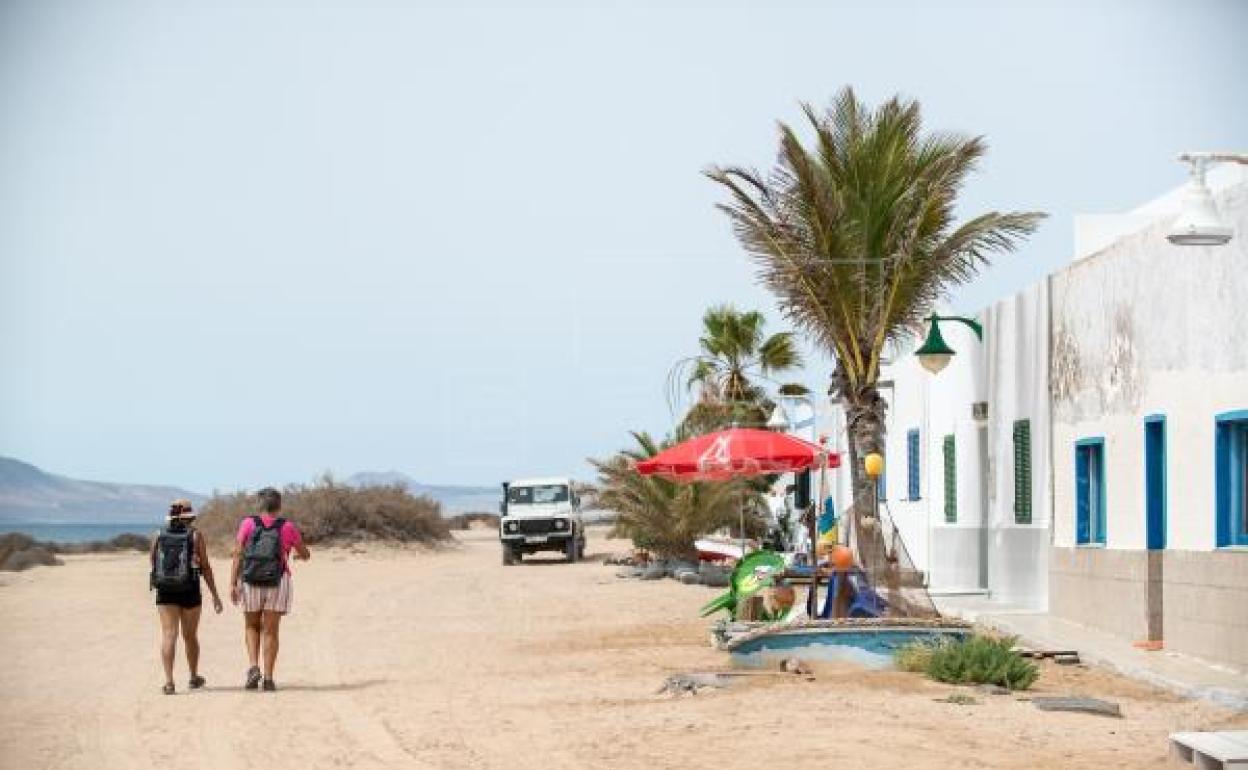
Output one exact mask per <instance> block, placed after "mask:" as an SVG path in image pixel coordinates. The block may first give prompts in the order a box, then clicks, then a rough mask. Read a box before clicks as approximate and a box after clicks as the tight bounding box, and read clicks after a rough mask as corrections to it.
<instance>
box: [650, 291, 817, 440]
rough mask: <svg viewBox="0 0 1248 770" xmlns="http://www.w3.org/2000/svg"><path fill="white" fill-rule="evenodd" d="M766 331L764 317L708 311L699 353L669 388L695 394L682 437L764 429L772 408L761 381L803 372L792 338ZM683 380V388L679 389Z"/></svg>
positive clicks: (723, 308)
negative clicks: (737, 427)
mask: <svg viewBox="0 0 1248 770" xmlns="http://www.w3.org/2000/svg"><path fill="white" fill-rule="evenodd" d="M766 325H767V320H766V318H764V317H763V314H762V313H760V312H758V311H755V310H750V311H744V312H743V311H738V310H737V309H736V308H734V307H732V306H731V305H719V306H716V307H712V308H709V309H708V310H707V311H706V313H705V314H704V315H703V316H702V336H701V337H700V338H699V339H698V346H699V347H700V348H701V353H699V354H698V355H696V356H693V357H692V358H688V359H685V360H683V361H681V362H679V363H678V364H677V365H676V366H675V367H674V368H673V369H672V374H671V376H670V378H669V382H668V385H669V389H670V390H672V391H674V390H675V389H676V387H677V385H678V384H681V385H683V386H684V388H686V389H688V390H691V391H696V394H697V396H696V401H695V403H694V405H693V407H691V408H690V410H689V412H688V413H687V414H686V416H685V418H684V420H682V423H681V426H680V430H679V433H680V434H681V435H691V434H699V433H706V432H708V431H711V430H716V429H718V428H723V427H727V425H728V424H730V423H733V422H736V423H739V424H746V425H749V424H761V422H762V421H763V420H765V419H766V414H765V411H766V410H767V409H768V408H770V407H771V402H770V401H769V400H768V398H767V394H766V392H765V391H764V390H763V388H762V387H760V386H759V385H758V383H757V380H758V379H759V378H762V379H768V380H770V379H772V377H773V376H775V375H778V374H782V373H784V372H788V371H792V370H794V369H799V368H801V366H802V356H801V353H799V352H798V350H797V345H796V343H795V342H794V339H793V333H792V332H777V333H776V334H772V335H770V336H766V334H765V328H766ZM686 373H687V376H685V375H686ZM682 377H683V379H684V382H683V383H679V380H680V379H681V378H682ZM783 390H784V392H786V393H802V392H805V388H803V387H802V386H801V385H797V384H788V385H785V386H784V387H783ZM673 395H675V394H674V393H673Z"/></svg>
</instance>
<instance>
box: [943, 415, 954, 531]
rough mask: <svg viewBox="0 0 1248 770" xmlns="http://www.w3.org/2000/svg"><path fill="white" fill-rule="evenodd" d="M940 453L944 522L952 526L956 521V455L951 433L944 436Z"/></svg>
mask: <svg viewBox="0 0 1248 770" xmlns="http://www.w3.org/2000/svg"><path fill="white" fill-rule="evenodd" d="M941 451H942V453H943V455H944V458H943V459H944V461H945V522H946V523H949V524H954V523H956V522H957V520H958V453H957V447H956V446H954V443H953V434H952V433H950V434H949V435H948V436H945V440H944V441H943V442H942V443H941Z"/></svg>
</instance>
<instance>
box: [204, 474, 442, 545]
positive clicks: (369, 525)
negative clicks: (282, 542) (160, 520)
mask: <svg viewBox="0 0 1248 770" xmlns="http://www.w3.org/2000/svg"><path fill="white" fill-rule="evenodd" d="M258 511H259V507H258V506H257V504H256V499H255V497H254V496H252V495H250V494H248V493H246V492H234V493H231V494H216V495H213V496H212V498H211V499H210V500H209V501H208V502H207V503H206V504H205V505H204V506H203V508H201V512H200V515H199V519H198V521H197V522H196V527H197V528H198V529H199V531H200V532H202V533H203V534H204V536H205V538H206V539H207V540H208V542H210V543H212V544H214V545H215V546H218V547H220V546H228V545H229V544H230V543H232V542H233V539H234V535H235V533H236V532H237V531H238V524H239V522H240V521H242V520H243V519H244V518H245V517H247V516H253V515H255V514H256V513H257V512H258ZM281 515H282V516H283V517H285V518H287V519H289V520H290V521H292V522H294V523H295V524H296V525H297V526H298V527H299V530H300V531H301V532H302V533H303V537H304V539H305V540H306V541H307V542H308V543H319V544H339V543H353V542H359V541H368V540H382V541H388V542H397V543H438V542H443V541H446V540H449V539H450V538H451V533H450V528H449V527H448V525H447V522H446V520H445V519H443V518H442V506H441V504H440V503H438V502H437V501H436V500H433V499H431V498H429V497H425V496H423V495H421V496H415V495H412V494H411V493H409V492H408V491H407V490H406V489H404V488H403V487H401V486H399V485H393V486H368V487H359V488H357V487H352V486H347V485H344V484H339V483H337V482H336V481H334V480H333V478H331V477H330V476H324V477H322V478H320V479H318V480H317V481H316V482H315V483H313V484H311V485H304V484H292V485H289V486H287V487H286V488H285V489H283V490H282V512H281Z"/></svg>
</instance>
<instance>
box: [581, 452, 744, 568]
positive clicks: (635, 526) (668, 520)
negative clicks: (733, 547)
mask: <svg viewBox="0 0 1248 770" xmlns="http://www.w3.org/2000/svg"><path fill="white" fill-rule="evenodd" d="M632 436H633V439H634V440H635V441H636V442H637V447H636V448H635V449H625V450H623V451H621V452H619V453H618V454H616V455H614V456H613V457H610V458H608V459H606V460H595V459H592V458H591V459H590V460H589V462H590V464H591V465H593V466H594V468H595V469H596V470H597V471H598V483H597V484H596V485H595V486H594V487H593V488H592V489H591V490H588V491H587V494H588V495H589V496H590V497H591V498H592V499H593V500H594V503H595V506H596V507H598V508H602V509H603V510H609V511H614V512H615V513H616V521H615V530H614V534H615V535H618V536H622V537H628V538H630V539H631V540H632V541H633V543H634V545H636V546H637V547H638V548H644V549H646V550H649V551H653V552H654V553H655V554H656V555H658V556H661V557H667V558H680V559H688V560H694V561H696V559H697V549H696V547H695V546H694V541H695V540H697V539H698V538H699V537H702V536H704V535H707V534H710V533H712V532H715V531H716V530H719V529H723V528H726V527H727V528H732V527H736V526H737V524H738V521H739V519H740V516H741V506H742V505H743V504H744V505H746V506H747V510H749V511H756V510H757V506H758V505H759V501H758V495H757V493H756V492H753V491H752V490H750V489H748V488H747V487H746V486H745V485H743V484H741V483H738V482H707V483H701V482H694V483H677V482H674V481H669V480H667V479H664V478H661V477H658V476H642V475H641V474H639V473H637V470H636V468H635V467H634V465H635V463H636V462H637V461H638V460H644V459H646V458H648V457H653V456H654V455H656V454H658V453H659V452H660V451H662V450H663V449H665V448H666V447H667V446H668V445H669V444H670V442H662V443H660V442H656V441H655V440H654V439H653V438H651V437H650V435H649V434H647V433H633V434H632ZM750 520H751V523H752V524H754V525H755V527H757V522H756V521H754V514H753V513H752V514H751V516H750Z"/></svg>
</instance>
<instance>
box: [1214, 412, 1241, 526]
mask: <svg viewBox="0 0 1248 770" xmlns="http://www.w3.org/2000/svg"><path fill="white" fill-rule="evenodd" d="M1214 424H1215V430H1214V463H1215V470H1214V480H1215V484H1216V500H1217V516H1218V521H1217V544H1218V547H1219V548H1225V547H1228V546H1248V410H1243V411H1239V412H1227V413H1226V414H1220V415H1218V417H1217V419H1216V422H1215V423H1214Z"/></svg>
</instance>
